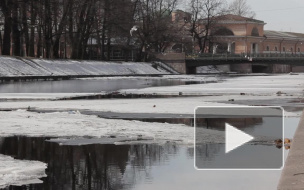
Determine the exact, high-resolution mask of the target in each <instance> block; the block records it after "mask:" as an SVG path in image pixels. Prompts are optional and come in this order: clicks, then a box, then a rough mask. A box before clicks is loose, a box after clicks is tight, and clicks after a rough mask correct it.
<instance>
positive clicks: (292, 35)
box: [264, 30, 304, 39]
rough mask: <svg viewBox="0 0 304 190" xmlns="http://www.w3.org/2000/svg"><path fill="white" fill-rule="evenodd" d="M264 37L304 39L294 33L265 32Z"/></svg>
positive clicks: (302, 36) (303, 36)
mask: <svg viewBox="0 0 304 190" xmlns="http://www.w3.org/2000/svg"><path fill="white" fill-rule="evenodd" d="M264 35H265V36H266V37H267V38H288V39H301V38H304V34H301V33H294V32H280V31H273V30H265V31H264Z"/></svg>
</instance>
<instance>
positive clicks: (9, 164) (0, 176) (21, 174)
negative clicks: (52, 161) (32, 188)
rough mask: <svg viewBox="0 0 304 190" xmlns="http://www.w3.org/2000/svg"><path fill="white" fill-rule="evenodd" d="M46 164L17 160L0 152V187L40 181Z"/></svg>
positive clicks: (43, 175) (44, 175)
mask: <svg viewBox="0 0 304 190" xmlns="http://www.w3.org/2000/svg"><path fill="white" fill-rule="evenodd" d="M46 167H47V166H46V164H45V163H42V162H38V161H26V160H17V159H14V158H12V157H10V156H4V155H1V154H0V188H4V187H6V186H9V185H24V184H33V183H42V181H41V180H39V178H42V177H46V174H45V169H46Z"/></svg>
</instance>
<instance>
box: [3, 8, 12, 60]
mask: <svg viewBox="0 0 304 190" xmlns="http://www.w3.org/2000/svg"><path fill="white" fill-rule="evenodd" d="M11 33H12V17H11V10H6V11H5V19H4V33H3V46H2V55H10V54H11Z"/></svg>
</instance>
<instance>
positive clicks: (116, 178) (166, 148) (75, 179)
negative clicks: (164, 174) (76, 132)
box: [0, 137, 178, 190]
mask: <svg viewBox="0 0 304 190" xmlns="http://www.w3.org/2000/svg"><path fill="white" fill-rule="evenodd" d="M45 140H46V139H45V138H29V137H9V138H5V139H3V142H2V145H1V148H0V151H1V152H0V153H1V154H5V155H10V156H13V157H14V158H17V159H26V160H39V161H42V162H45V163H47V164H48V168H47V170H46V173H47V177H46V178H44V179H42V180H43V184H37V185H29V186H28V187H30V189H37V190H38V189H39V190H41V189H56V190H60V189H62V190H66V189H72V190H74V189H90V190H94V189H96V190H101V189H130V188H131V187H132V186H133V185H134V184H135V182H136V180H138V177H139V176H138V174H143V173H144V174H145V177H146V178H149V168H150V167H151V166H152V165H159V164H162V163H166V161H168V159H169V157H170V156H172V155H175V154H176V153H177V151H178V147H177V146H175V145H173V144H171V145H169V144H168V145H163V146H160V145H132V146H131V145H122V146H116V145H100V144H96V145H85V146H59V145H58V144H57V143H50V142H46V141H45ZM142 171H144V172H142ZM9 189H20V187H19V188H18V187H13V186H11V187H10V188H9ZM21 189H27V186H23V187H21Z"/></svg>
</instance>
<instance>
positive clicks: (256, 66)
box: [159, 53, 304, 74]
mask: <svg viewBox="0 0 304 190" xmlns="http://www.w3.org/2000/svg"><path fill="white" fill-rule="evenodd" d="M181 55H183V56H181ZM159 59H160V60H162V61H163V62H165V63H167V64H168V65H170V66H171V67H173V68H175V69H176V70H177V71H179V72H181V73H185V74H195V73H196V68H197V67H200V66H208V65H229V66H230V68H231V71H234V70H235V71H237V72H254V71H256V72H274V73H275V72H291V71H292V68H293V67H298V66H301V67H303V71H304V54H302V53H301V54H300V53H294V54H292V53H255V54H228V53H224V54H206V53H204V54H192V55H187V56H186V55H185V54H184V53H179V54H178V53H175V54H174V53H173V54H168V55H166V56H164V55H161V56H159ZM286 66H288V68H289V69H287V67H286ZM282 67H285V68H284V69H280V68H282ZM284 70H285V71H284Z"/></svg>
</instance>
